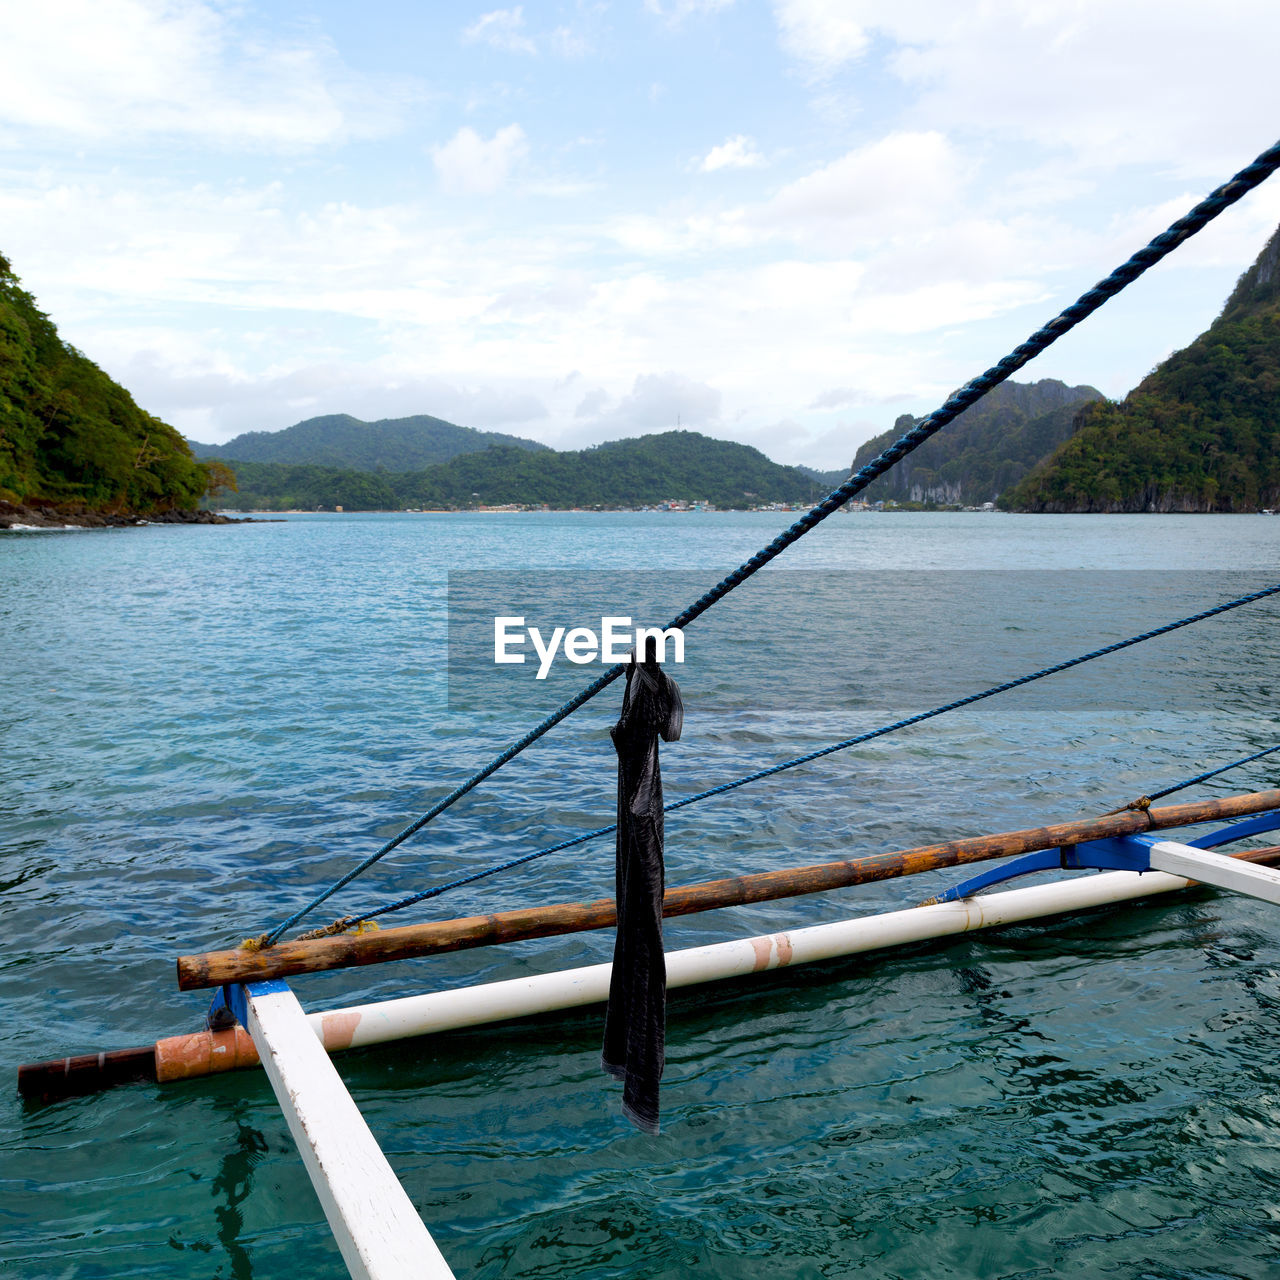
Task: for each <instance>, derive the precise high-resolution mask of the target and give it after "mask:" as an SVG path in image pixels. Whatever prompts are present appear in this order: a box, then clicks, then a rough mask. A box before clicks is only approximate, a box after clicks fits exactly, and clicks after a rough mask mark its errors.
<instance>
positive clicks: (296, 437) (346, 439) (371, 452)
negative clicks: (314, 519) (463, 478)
mask: <svg viewBox="0 0 1280 1280" xmlns="http://www.w3.org/2000/svg"><path fill="white" fill-rule="evenodd" d="M492 445H510V446H511V447H512V448H515V449H529V450H539V449H545V448H546V445H542V444H538V443H537V442H536V441H533V440H523V439H521V438H520V437H519V436H508V435H503V434H502V432H500V431H475V430H473V429H472V428H471V427H460V426H458V425H457V424H456V423H454V422H446V421H445V420H444V419H443V418H432V417H430V416H428V415H427V414H425V413H420V414H417V415H416V416H414V417H412V418H380V419H379V420H378V421H377V422H362V421H361V420H360V419H359V418H353V417H352V416H351V415H350V414H348V413H331V414H328V415H327V416H325V417H322V418H308V419H307V420H306V421H305V422H299V423H295V424H294V425H293V426H292V427H286V428H285V429H284V430H283V431H249V432H246V433H245V434H244V435H240V436H236V438H235V439H234V440H229V441H228V442H227V443H226V444H199V443H198V442H196V441H192V442H191V450H192V452H193V453H194V454H195V455H196V457H198V458H235V459H236V460H237V461H240V462H289V463H296V464H300V465H303V466H317V467H349V468H351V469H353V470H355V471H419V470H421V469H422V468H423V467H430V466H433V465H434V464H435V463H437V462H448V461H449V459H450V458H454V457H457V455H458V454H460V453H477V452H479V451H480V450H481V449H487V448H489V447H490V446H492Z"/></svg>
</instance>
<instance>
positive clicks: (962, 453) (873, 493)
mask: <svg viewBox="0 0 1280 1280" xmlns="http://www.w3.org/2000/svg"><path fill="white" fill-rule="evenodd" d="M1101 398H1102V392H1101V391H1098V390H1096V389H1095V388H1093V387H1089V386H1080V387H1068V386H1067V385H1066V384H1065V383H1062V382H1059V381H1058V380H1057V379H1056V378H1044V379H1042V380H1041V381H1039V382H1027V383H1022V382H1002V383H1001V384H1000V385H999V386H998V387H996V388H995V390H993V391H991V392H989V393H988V394H987V395H986V396H984V397H983V398H982V399H981V400H979V401H978V403H977V404H975V405H974V406H973V407H972V408H969V409H966V410H965V411H964V412H963V413H962V414H960V416H959V417H958V418H956V419H955V421H954V422H952V423H950V424H948V425H947V426H946V427H944V428H943V429H942V431H940V432H939V433H938V434H937V435H936V436H934V437H933V438H932V439H931V440H927V441H926V442H925V443H924V444H922V445H921V446H920V447H919V448H918V449H917V450H916V451H915V452H914V453H912V454H909V455H908V456H907V457H905V458H903V459H902V461H901V462H899V463H898V465H897V466H896V467H894V468H893V470H892V471H890V472H889V473H888V474H887V475H885V476H882V477H881V478H880V479H879V480H876V481H875V482H874V483H872V484H871V485H869V486H868V487H867V489H866V490H865V491H864V492H863V494H862V497H863V498H865V499H866V500H867V501H869V502H874V501H876V500H878V499H883V500H885V501H888V500H890V499H892V500H894V501H896V502H934V503H939V504H955V503H960V504H962V505H965V506H979V505H981V504H982V503H984V502H993V501H995V499H996V498H997V496H998V495H999V494H1000V493H1001V492H1002V491H1003V490H1005V489H1007V488H1008V487H1009V486H1010V485H1013V484H1016V483H1017V482H1018V481H1019V480H1021V479H1022V478H1023V477H1024V476H1025V475H1027V473H1028V472H1029V471H1031V470H1032V468H1033V467H1035V466H1036V464H1037V463H1040V462H1042V461H1043V460H1044V459H1045V458H1047V457H1048V456H1049V455H1050V454H1051V453H1052V452H1053V451H1054V450H1055V449H1056V448H1057V447H1058V446H1059V445H1060V444H1061V443H1062V442H1063V441H1064V440H1065V439H1067V437H1068V436H1069V435H1070V434H1071V432H1072V428H1073V424H1074V421H1075V418H1076V415H1077V414H1078V413H1079V412H1080V410H1081V409H1082V408H1084V406H1085V405H1086V404H1088V403H1089V402H1090V401H1093V400H1100V399H1101ZM917 421H919V419H916V418H913V417H912V416H911V415H910V414H905V413H904V414H903V415H902V416H901V417H900V418H899V419H898V420H897V422H895V423H894V424H893V429H892V430H891V431H886V432H884V433H883V434H881V435H878V436H876V437H875V438H874V439H872V440H868V441H867V443H866V444H864V445H863V446H862V447H861V448H860V449H859V450H858V452H857V454H856V455H855V457H854V459H853V469H854V470H855V471H856V470H857V469H858V468H859V467H862V466H864V465H865V464H866V463H868V462H870V461H871V459H872V458H874V457H875V456H876V455H877V454H879V453H882V452H883V451H884V450H885V449H887V448H888V447H889V445H891V444H892V443H893V442H894V441H895V440H897V439H898V438H899V437H900V436H901V435H902V434H903V433H904V432H906V431H910V430H911V428H912V427H913V426H915V425H916V422H917Z"/></svg>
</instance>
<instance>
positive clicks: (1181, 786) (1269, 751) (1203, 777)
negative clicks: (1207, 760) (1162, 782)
mask: <svg viewBox="0 0 1280 1280" xmlns="http://www.w3.org/2000/svg"><path fill="white" fill-rule="evenodd" d="M1277 751H1280V743H1277V744H1276V745H1275V746H1274V747H1267V748H1266V749H1265V750H1263V751H1255V752H1254V753H1253V755H1251V756H1243V757H1242V758H1241V759H1239V760H1233V761H1232V762H1231V763H1230V764H1224V765H1223V766H1222V768H1221V769H1210V770H1209V772H1208V773H1198V774H1196V776H1195V777H1194V778H1186V779H1185V780H1183V781H1182V782H1175V783H1174V784H1173V786H1171V787H1165V789H1164V790H1163V791H1153V792H1152V793H1151V794H1150V795H1149V796H1143V797H1142V798H1143V800H1145V801H1147V804H1150V802H1151V801H1152V800H1159V799H1161V798H1162V797H1163V796H1171V795H1172V794H1173V793H1174V792H1175V791H1183V790H1185V789H1186V788H1187V787H1194V786H1195V785H1196V783H1197V782H1205V781H1207V780H1208V779H1209V778H1216V777H1217V776H1218V774H1220V773H1226V772H1227V770H1228V769H1238V768H1239V767H1240V766H1241V765H1242V764H1252V763H1253V762H1254V761H1255V760H1261V759H1262V757H1263V756H1270V755H1274V754H1275V753H1276V752H1277ZM1130 807H1132V806H1130ZM1146 807H1147V805H1143V808H1146Z"/></svg>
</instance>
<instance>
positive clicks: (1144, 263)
mask: <svg viewBox="0 0 1280 1280" xmlns="http://www.w3.org/2000/svg"><path fill="white" fill-rule="evenodd" d="M1277 168H1280V142H1277V143H1276V144H1275V145H1273V146H1271V147H1269V148H1268V149H1267V150H1266V151H1264V152H1263V153H1262V154H1261V155H1260V156H1259V157H1258V158H1257V159H1256V160H1255V161H1254V162H1253V163H1252V164H1251V165H1248V166H1246V167H1245V168H1243V169H1241V170H1240V172H1239V173H1237V174H1236V175H1235V177H1233V178H1232V179H1231V180H1230V181H1229V182H1225V183H1223V185H1222V186H1220V187H1218V188H1217V190H1215V191H1213V192H1212V193H1211V194H1210V195H1208V196H1206V197H1205V198H1204V199H1203V200H1202V201H1200V203H1199V204H1198V205H1196V206H1195V208H1193V209H1192V210H1191V211H1190V213H1188V214H1186V215H1185V216H1183V217H1181V218H1179V219H1178V220H1177V221H1176V222H1175V223H1173V225H1172V226H1170V227H1169V229H1168V230H1167V231H1163V232H1161V233H1160V235H1158V236H1156V238H1155V239H1154V240H1152V241H1151V243H1150V244H1148V245H1147V246H1146V248H1144V249H1139V250H1138V252H1137V253H1135V254H1134V255H1133V256H1132V257H1131V258H1130V259H1129V260H1128V261H1127V262H1126V263H1124V264H1123V265H1122V266H1120V267H1117V268H1116V270H1115V271H1113V272H1112V273H1111V274H1110V275H1109V276H1107V277H1106V279H1104V280H1101V281H1099V282H1098V283H1097V284H1096V285H1094V287H1093V288H1092V289H1090V290H1089V291H1088V292H1087V293H1085V294H1082V295H1081V297H1080V298H1079V299H1077V300H1076V302H1074V303H1073V304H1072V305H1071V306H1069V307H1067V309H1066V310H1065V311H1063V312H1062V313H1061V314H1059V315H1058V316H1055V317H1054V319H1052V320H1050V321H1049V323H1048V324H1046V325H1043V326H1042V327H1041V328H1039V329H1037V330H1036V331H1035V333H1033V334H1032V335H1031V336H1030V337H1029V338H1028V339H1027V340H1026V341H1025V342H1024V343H1022V344H1021V345H1020V346H1017V347H1015V348H1014V349H1013V350H1012V351H1011V352H1010V353H1009V354H1008V355H1007V356H1005V357H1004V359H1003V360H1001V361H999V362H998V363H997V364H995V365H993V366H992V367H991V368H990V369H988V370H987V371H986V372H985V373H983V374H980V375H979V376H978V377H976V378H974V379H973V380H972V381H971V382H968V383H966V384H965V385H964V386H963V387H962V388H961V389H960V390H959V391H957V392H956V394H955V395H953V396H952V397H951V398H950V399H949V400H947V401H946V403H945V404H943V405H942V407H941V408H939V409H935V410H934V412H933V413H931V414H930V415H929V416H928V417H927V418H925V419H924V420H923V421H921V422H920V423H918V424H917V425H916V426H915V427H913V428H912V429H911V430H910V431H908V432H907V433H906V434H905V435H903V436H902V437H901V438H900V439H899V440H897V441H896V442H895V443H894V444H892V445H890V446H889V448H887V449H886V450H885V451H884V452H883V453H881V454H880V455H879V456H878V457H876V458H873V459H872V460H871V461H870V462H869V463H867V465H866V466H864V467H863V468H862V469H861V470H859V471H856V472H854V474H853V475H851V476H850V477H849V479H848V480H846V481H845V482H844V484H842V485H840V487H839V488H837V489H833V490H832V492H831V493H829V494H828V495H827V496H826V497H825V498H824V499H823V500H822V501H821V502H820V503H818V505H817V506H815V507H814V508H813V509H812V510H811V511H809V512H808V513H806V514H805V515H803V516H801V518H800V519H799V520H797V521H796V522H795V523H794V524H793V525H791V526H790V528H788V529H786V530H784V531H783V532H782V533H780V534H779V535H778V536H777V537H776V538H775V539H774V540H773V541H772V542H771V543H769V545H768V546H766V547H763V548H762V549H761V550H759V551H757V552H756V554H755V555H753V556H752V557H751V558H750V559H749V560H747V561H746V562H745V563H743V564H742V565H741V566H739V567H738V568H737V569H735V570H734V571H733V572H732V573H731V574H729V575H728V576H727V577H725V578H723V579H722V580H721V581H720V582H718V583H717V584H716V585H715V586H714V587H712V588H711V590H710V591H708V592H706V593H705V594H704V595H702V596H700V597H699V598H698V599H697V600H695V601H694V602H693V604H691V605H690V606H689V607H688V608H687V609H685V610H684V612H683V613H680V614H677V615H676V617H675V618H673V619H672V620H671V622H669V623H668V624H667V629H668V630H670V629H671V628H673V627H686V626H688V624H689V623H690V622H692V621H693V620H694V619H695V618H697V617H700V616H701V615H702V614H703V613H705V612H706V611H707V610H708V609H709V608H711V606H712V605H713V604H715V603H716V601H717V600H720V599H722V598H723V597H724V596H726V595H728V594H729V592H730V591H732V590H733V589H734V587H737V586H739V585H741V584H742V583H743V582H745V581H746V580H747V579H748V578H749V577H751V575H752V574H754V573H756V572H757V571H759V570H760V569H762V568H763V567H764V566H765V565H766V564H768V563H769V561H771V560H772V559H774V557H775V556H778V555H781V554H782V552H783V551H785V550H786V549H787V548H788V547H789V546H791V544H792V543H793V542H796V541H797V540H798V539H800V538H802V537H803V536H804V535H805V534H806V533H808V532H809V530H810V529H812V528H813V527H814V526H815V525H817V524H820V523H821V522H822V521H823V520H825V519H826V518H827V517H828V516H829V515H831V514H832V513H833V512H835V511H838V510H839V509H840V508H841V507H842V506H843V505H844V504H845V503H846V502H848V501H849V499H850V498H852V497H854V496H855V495H857V494H858V493H861V491H862V490H863V489H865V488H866V487H867V485H869V484H870V483H871V482H872V481H873V480H875V479H877V478H878V477H879V476H881V475H883V474H884V473H885V472H886V471H888V470H889V468H890V467H892V466H893V465H894V464H895V463H897V462H898V461H899V460H900V459H902V458H904V457H906V455H907V454H909V453H911V452H912V451H913V450H914V449H918V448H919V447H920V446H921V445H922V444H924V442H925V441H926V440H928V439H929V438H930V437H931V436H933V435H935V434H936V433H937V432H938V431H940V430H941V429H942V428H943V427H945V426H946V425H947V423H949V422H951V421H952V420H953V419H954V418H956V417H958V416H959V415H960V414H961V413H963V412H964V411H965V410H966V409H967V408H969V407H970V406H971V405H972V404H974V403H976V402H977V401H978V400H980V399H981V398H982V397H983V396H985V395H986V394H987V392H988V391H990V390H992V388H994V387H997V386H999V385H1000V383H1002V382H1003V381H1004V380H1005V379H1006V378H1008V377H1010V376H1011V375H1012V374H1014V373H1016V372H1017V371H1018V370H1019V369H1021V368H1022V366H1023V365H1025V364H1026V363H1027V362H1028V361H1030V360H1031V359H1032V358H1033V357H1035V356H1037V355H1039V354H1040V352H1041V351H1043V350H1044V349H1045V348H1046V347H1047V346H1049V345H1050V344H1051V343H1053V342H1056V341H1057V339H1059V338H1060V337H1062V335H1063V334H1064V333H1067V332H1069V331H1070V330H1071V329H1074V328H1075V326H1076V325H1078V324H1079V323H1080V322H1081V321H1082V320H1084V319H1085V318H1086V317H1087V316H1090V315H1092V314H1093V312H1095V311H1096V310H1097V309H1098V308H1099V307H1100V306H1102V304H1103V303H1104V302H1106V301H1107V299H1108V298H1111V297H1113V296H1114V295H1115V294H1117V293H1119V292H1120V291H1121V290H1122V289H1124V288H1125V287H1126V286H1127V285H1130V284H1132V283H1133V281H1135V280H1136V279H1137V278H1138V277H1139V276H1140V275H1142V274H1143V272H1145V271H1147V270H1148V269H1149V268H1150V267H1153V266H1154V265H1155V264H1156V263H1157V262H1159V261H1160V260H1161V259H1162V258H1163V257H1165V256H1166V255H1167V254H1169V253H1171V252H1172V251H1173V250H1174V249H1176V248H1177V247H1178V246H1179V245H1180V244H1182V243H1183V241H1184V240H1187V239H1189V238H1190V237H1191V236H1193V235H1195V233H1196V232H1197V231H1199V230H1200V229H1201V228H1202V227H1204V226H1206V225H1207V224H1208V223H1210V222H1212V221H1213V219H1214V218H1216V217H1217V216H1218V215H1219V214H1220V213H1221V212H1222V211H1223V210H1224V209H1227V208H1230V206H1231V205H1233V204H1235V202H1236V201H1237V200H1239V199H1241V198H1242V197H1243V196H1245V195H1247V194H1248V192H1250V191H1252V190H1253V188H1254V187H1256V186H1258V184H1259V183H1261V182H1263V181H1264V180H1265V179H1266V178H1268V177H1270V175H1271V174H1272V173H1273V172H1274V171H1275V170H1276V169H1277ZM625 670H626V663H618V664H617V666H614V667H610V668H609V670H608V671H606V672H605V673H604V674H603V675H601V676H600V677H598V678H597V679H596V680H593V681H592V682H591V684H589V685H588V686H587V687H586V688H585V689H583V691H582V692H581V693H579V694H578V695H577V696H576V697H573V698H570V699H569V701H568V702H566V703H565V704H564V705H563V706H561V707H560V708H558V709H557V710H556V711H554V712H552V713H551V715H549V716H547V718H546V719H545V720H543V721H542V722H541V723H540V724H538V725H536V726H535V727H534V728H532V729H531V730H530V731H529V732H528V733H526V734H525V735H524V737H523V738H520V739H519V740H518V741H516V742H513V743H512V744H511V745H510V746H509V747H507V749H506V750H505V751H503V752H501V753H500V754H499V755H497V756H495V757H494V758H493V759H492V760H491V761H490V762H489V763H488V764H487V765H485V766H484V768H482V769H479V770H477V771H476V772H475V773H474V774H472V775H471V777H470V778H468V779H467V780H466V781H465V782H463V783H462V784H461V785H460V786H457V787H455V788H454V789H453V790H452V791H451V792H450V793H449V794H448V795H447V796H445V797H444V799H443V800H439V801H437V802H436V803H435V804H434V805H432V806H431V808H430V809H428V810H427V812H426V813H424V814H423V815H422V816H421V817H420V818H418V819H417V820H416V821H415V822H411V823H410V824H409V825H408V826H407V827H405V829H404V830H403V831H401V832H400V833H399V834H398V835H395V836H393V837H392V838H391V839H390V840H388V841H387V842H386V843H385V844H384V845H383V846H382V847H381V848H380V849H377V850H376V851H375V852H373V853H371V854H370V855H369V856H368V857H367V858H365V859H364V860H363V861H361V862H360V863H358V864H357V865H356V866H355V867H353V868H352V870H350V871H349V872H347V874H346V875H344V876H342V877H340V878H339V879H338V880H335V881H334V882H333V884H331V885H330V886H329V887H328V888H327V889H325V890H324V891H323V892H321V893H319V894H317V895H316V896H315V897H314V898H312V900H311V901H310V902H309V903H307V905H306V906H304V907H303V908H302V909H301V910H299V911H296V912H294V914H293V915H291V916H290V917H289V918H288V919H287V920H284V921H282V922H281V923H280V924H278V925H277V926H276V927H275V928H274V929H272V930H271V931H270V932H269V933H267V934H264V935H263V936H262V938H261V939H259V941H260V942H261V943H265V944H270V943H273V942H275V941H276V940H277V939H279V938H280V937H281V935H282V934H283V933H284V932H285V930H286V929H289V928H292V927H293V925H295V924H297V923H298V921H299V920H301V919H302V918H303V917H304V916H306V915H308V914H310V912H312V911H314V910H315V908H316V907H318V906H319V905H320V904H321V903H322V902H324V901H326V900H327V899H328V898H331V897H332V896H333V895H334V894H335V893H337V892H338V891H339V890H340V889H342V888H344V887H345V886H346V885H348V884H350V883H351V881H352V880H354V879H355V878H356V877H357V876H358V875H361V874H362V873H363V872H365V871H367V870H368V869H369V868H370V867H371V866H373V864H374V863H375V862H377V861H378V860H379V859H380V858H383V857H385V856H386V855H387V854H388V853H390V852H391V850H392V849H394V848H396V846H397V845H400V844H402V843H403V842H404V841H405V840H407V839H408V838H409V837H410V836H411V835H413V834H415V832H418V831H421V830H422V828H423V827H425V826H426V825H427V823H428V822H430V821H431V820H432V819H433V818H436V817H438V816H439V815H440V814H441V813H443V812H444V811H445V810H446V809H447V808H449V806H450V805H452V804H454V803H455V802H456V801H458V800H460V799H461V798H462V797H463V796H465V795H466V794H467V793H468V792H469V791H471V790H473V789H474V788H475V787H477V786H479V785H480V783H482V782H483V781H484V780H485V779H486V778H488V777H490V776H491V775H493V774H495V773H496V772H497V771H498V770H499V769H501V768H502V766H503V765H505V764H507V763H508V761H510V760H513V759H514V758H515V757H516V756H517V755H519V754H520V752H522V751H523V750H524V749H525V748H526V747H529V746H531V745H532V744H533V743H534V742H536V741H537V740H538V739H539V738H541V737H542V736H543V734H545V733H547V732H548V731H550V730H551V729H553V728H554V727H555V726H556V725H558V724H559V723H560V721H561V720H563V719H565V717H566V716H569V715H571V714H572V713H573V712H575V711H576V710H577V709H578V708H579V707H581V706H582V705H584V704H585V703H587V702H589V701H590V700H591V699H592V698H594V697H595V696H596V694H598V693H600V692H601V691H602V690H603V689H605V688H607V687H608V686H609V685H610V684H612V683H613V681H615V680H616V679H617V678H618V677H619V676H620V675H622V673H623V672H624V671H625Z"/></svg>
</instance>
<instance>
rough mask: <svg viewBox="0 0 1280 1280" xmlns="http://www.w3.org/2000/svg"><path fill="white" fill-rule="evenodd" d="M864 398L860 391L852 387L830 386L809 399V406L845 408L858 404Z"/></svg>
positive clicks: (813, 407)
mask: <svg viewBox="0 0 1280 1280" xmlns="http://www.w3.org/2000/svg"><path fill="white" fill-rule="evenodd" d="M864 398H865V397H864V396H863V395H862V393H861V392H860V391H855V390H854V389H853V388H852V387H830V388H828V389H827V390H826V391H822V392H820V393H819V394H818V395H816V396H814V398H813V399H812V400H810V401H809V408H810V409H843V408H845V407H846V406H848V405H851V404H857V403H858V402H859V401H861V400H863V399H864Z"/></svg>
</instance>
